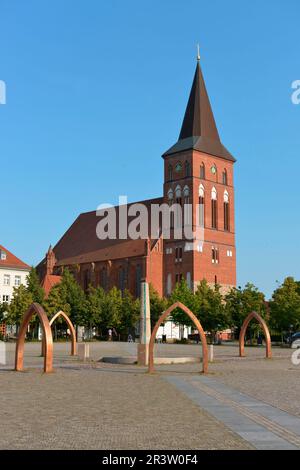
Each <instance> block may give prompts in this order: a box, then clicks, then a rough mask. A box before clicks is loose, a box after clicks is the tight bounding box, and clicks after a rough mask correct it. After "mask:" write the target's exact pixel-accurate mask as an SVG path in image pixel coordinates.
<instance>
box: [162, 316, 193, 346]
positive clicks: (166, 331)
mask: <svg viewBox="0 0 300 470" xmlns="http://www.w3.org/2000/svg"><path fill="white" fill-rule="evenodd" d="M191 333H192V328H191V327H190V326H186V325H178V324H176V323H175V322H173V321H172V320H168V321H166V322H165V323H164V324H163V325H161V326H160V327H159V328H158V331H157V335H156V338H157V339H158V340H162V339H163V337H164V336H165V338H166V340H167V341H170V342H172V341H176V340H180V339H188V336H189V335H190V334H191Z"/></svg>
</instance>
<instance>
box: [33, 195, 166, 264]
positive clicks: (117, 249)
mask: <svg viewBox="0 0 300 470" xmlns="http://www.w3.org/2000/svg"><path fill="white" fill-rule="evenodd" d="M162 202H163V198H156V199H148V200H146V201H139V202H138V203H131V204H128V206H131V205H132V204H144V205H145V206H146V207H148V208H149V207H150V205H151V204H161V203H162ZM119 208H120V206H116V207H114V208H113V209H115V210H116V221H117V225H116V233H117V234H118V220H119V217H118V211H119ZM148 216H149V219H148V234H149V237H150V238H151V236H150V231H151V225H150V216H151V211H150V210H148ZM134 218H135V217H128V224H129V223H130V220H131V219H134ZM100 220H101V217H99V216H98V215H97V213H96V211H92V212H85V213H83V214H80V215H79V216H78V217H77V219H76V220H75V222H74V223H73V224H72V225H71V227H70V228H69V229H68V230H67V231H66V233H65V234H64V235H63V237H62V238H61V239H60V240H59V242H58V243H57V244H56V245H55V247H54V248H53V251H54V253H55V257H56V266H63V265H72V264H81V263H89V262H96V261H105V260H113V259H121V258H128V257H135V256H141V255H144V254H145V242H146V240H145V239H138V240H130V239H119V238H116V239H106V240H100V239H99V238H98V237H97V233H96V227H97V224H98V223H99V221H100ZM44 265H45V259H44V260H42V261H41V263H40V264H39V265H38V267H37V269H38V270H40V269H42V268H43V266H44Z"/></svg>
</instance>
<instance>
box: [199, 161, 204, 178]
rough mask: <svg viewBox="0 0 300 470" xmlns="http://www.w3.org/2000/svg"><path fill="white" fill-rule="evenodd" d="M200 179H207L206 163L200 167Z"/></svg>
mask: <svg viewBox="0 0 300 470" xmlns="http://www.w3.org/2000/svg"><path fill="white" fill-rule="evenodd" d="M200 178H201V179H203V180H204V179H205V165H204V163H201V165H200Z"/></svg>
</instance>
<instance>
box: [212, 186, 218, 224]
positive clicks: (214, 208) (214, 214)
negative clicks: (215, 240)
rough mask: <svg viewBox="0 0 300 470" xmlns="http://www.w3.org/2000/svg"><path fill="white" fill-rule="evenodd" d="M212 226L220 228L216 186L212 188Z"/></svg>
mask: <svg viewBox="0 0 300 470" xmlns="http://www.w3.org/2000/svg"><path fill="white" fill-rule="evenodd" d="M211 226H212V228H213V229H217V228H218V200H217V190H216V188H212V190H211Z"/></svg>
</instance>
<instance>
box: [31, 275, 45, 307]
mask: <svg viewBox="0 0 300 470" xmlns="http://www.w3.org/2000/svg"><path fill="white" fill-rule="evenodd" d="M27 289H28V292H31V295H32V299H33V302H37V303H39V304H41V305H42V304H43V302H44V298H45V292H44V289H43V288H42V286H41V285H40V281H39V277H38V274H37V272H36V269H35V268H34V267H32V268H31V270H30V272H29V274H28V276H27Z"/></svg>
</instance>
